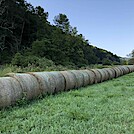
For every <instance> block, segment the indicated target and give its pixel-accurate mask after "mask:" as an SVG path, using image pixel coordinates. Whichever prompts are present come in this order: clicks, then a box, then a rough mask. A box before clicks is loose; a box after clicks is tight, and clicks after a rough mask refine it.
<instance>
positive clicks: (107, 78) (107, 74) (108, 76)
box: [102, 68, 110, 81]
mask: <svg viewBox="0 0 134 134" xmlns="http://www.w3.org/2000/svg"><path fill="white" fill-rule="evenodd" d="M102 70H103V71H104V72H105V79H104V80H105V81H106V80H109V79H110V75H109V71H108V70H107V69H106V68H103V69H102Z"/></svg>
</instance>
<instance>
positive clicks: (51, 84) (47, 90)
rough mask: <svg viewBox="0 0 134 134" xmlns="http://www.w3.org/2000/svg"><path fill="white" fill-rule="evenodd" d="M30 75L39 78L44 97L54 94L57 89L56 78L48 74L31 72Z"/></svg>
mask: <svg viewBox="0 0 134 134" xmlns="http://www.w3.org/2000/svg"><path fill="white" fill-rule="evenodd" d="M29 74H31V75H33V76H34V77H35V78H37V81H38V83H39V87H40V91H41V94H42V95H46V94H53V93H54V92H55V88H56V82H55V78H54V77H53V76H51V75H49V74H47V73H46V72H30V73H29Z"/></svg>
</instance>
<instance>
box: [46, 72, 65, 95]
mask: <svg viewBox="0 0 134 134" xmlns="http://www.w3.org/2000/svg"><path fill="white" fill-rule="evenodd" d="M45 73H46V74H47V75H49V77H53V79H54V81H55V91H54V92H55V93H56V92H61V91H64V90H65V78H64V76H63V75H62V73H60V72H58V71H55V72H45Z"/></svg>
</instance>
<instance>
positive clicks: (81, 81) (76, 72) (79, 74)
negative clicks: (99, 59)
mask: <svg viewBox="0 0 134 134" xmlns="http://www.w3.org/2000/svg"><path fill="white" fill-rule="evenodd" d="M70 72H71V73H72V74H74V76H75V79H76V83H75V88H79V87H82V86H83V85H84V76H83V74H82V72H81V71H79V70H70Z"/></svg>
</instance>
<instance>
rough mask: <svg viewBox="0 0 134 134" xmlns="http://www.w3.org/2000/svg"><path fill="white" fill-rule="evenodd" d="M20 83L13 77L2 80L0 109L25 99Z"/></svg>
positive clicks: (0, 85)
mask: <svg viewBox="0 0 134 134" xmlns="http://www.w3.org/2000/svg"><path fill="white" fill-rule="evenodd" d="M22 93H23V92H22V88H21V86H20V83H19V82H18V81H17V80H16V79H14V78H11V77H2V78H0V107H6V106H9V105H11V104H14V103H15V102H16V101H17V100H20V99H21V98H22V97H23V94H22Z"/></svg>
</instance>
